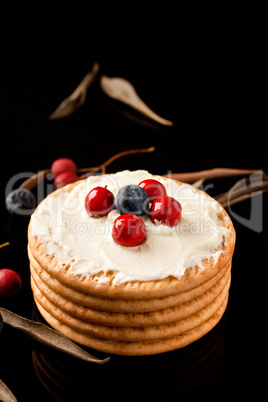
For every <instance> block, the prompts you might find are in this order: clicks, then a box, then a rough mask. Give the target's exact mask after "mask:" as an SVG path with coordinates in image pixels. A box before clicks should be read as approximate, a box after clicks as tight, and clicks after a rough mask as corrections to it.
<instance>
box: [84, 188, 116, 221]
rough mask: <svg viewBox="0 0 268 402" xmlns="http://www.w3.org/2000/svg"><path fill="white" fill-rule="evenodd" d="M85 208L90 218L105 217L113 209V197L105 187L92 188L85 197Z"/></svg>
mask: <svg viewBox="0 0 268 402" xmlns="http://www.w3.org/2000/svg"><path fill="white" fill-rule="evenodd" d="M85 208H86V211H87V213H88V214H90V215H92V216H106V215H108V213H109V212H110V211H111V210H112V209H113V208H114V195H113V193H111V191H110V190H108V189H107V188H105V187H100V186H98V187H94V188H93V189H92V190H91V191H90V192H89V193H88V194H87V196H86V199H85Z"/></svg>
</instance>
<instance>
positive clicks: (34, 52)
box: [0, 14, 268, 401]
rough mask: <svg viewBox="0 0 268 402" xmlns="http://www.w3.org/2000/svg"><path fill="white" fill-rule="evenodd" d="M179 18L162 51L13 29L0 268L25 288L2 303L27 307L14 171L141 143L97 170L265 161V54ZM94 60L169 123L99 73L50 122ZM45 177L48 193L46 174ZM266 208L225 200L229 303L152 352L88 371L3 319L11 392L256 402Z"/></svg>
mask: <svg viewBox="0 0 268 402" xmlns="http://www.w3.org/2000/svg"><path fill="white" fill-rule="evenodd" d="M215 25H217V24H215ZM177 27H178V29H177V30H176V29H175V28H174V32H173V29H170V31H169V33H170V34H173V35H174V34H175V33H176V35H177V36H178V41H177V42H176V43H177V45H178V46H177V45H175V41H174V43H172V45H171V43H170V42H169V41H168V39H167V38H166V39H165V40H166V42H164V43H163V42H161V45H160V47H159V46H157V44H156V43H155V42H154V41H153V44H152V46H150V47H146V46H144V48H143V49H141V45H140V44H139V46H138V45H137V44H136V46H134V45H135V43H136V42H135V41H133V42H132V41H131V42H130V43H129V46H128V47H127V48H126V47H125V46H124V45H123V44H122V43H121V42H120V41H113V40H112V38H111V37H110V38H109V37H108V38H107V43H106V45H104V43H102V44H101V45H100V46H99V47H98V46H97V45H96V43H95V45H92V44H91V45H90V44H89V45H88V48H87V52H85V51H83V50H84V47H83V45H85V44H88V43H89V42H88V41H89V38H88V41H87V40H86V39H87V37H86V35H85V37H84V41H83V43H81V42H79V43H78V42H76V41H70V42H68V43H65V44H62V45H61V46H56V45H55V44H54V46H53V45H51V43H47V42H41V43H39V46H37V47H36V46H35V45H34V43H33V42H31V41H30V42H29V41H27V42H25V41H24V39H23V38H22V37H19V36H18V37H17V39H16V43H15V44H14V43H12V51H11V48H10V47H8V46H7V49H6V52H7V54H6V55H5V57H4V60H5V62H4V63H3V64H2V66H1V76H0V119H1V122H0V123H1V151H2V152H1V159H0V163H1V175H0V184H1V197H0V206H1V210H0V214H1V227H0V244H1V243H4V242H6V241H9V242H10V246H8V247H6V248H3V249H0V268H12V269H14V270H16V271H17V272H18V273H19V274H20V275H21V278H22V281H23V286H22V289H21V292H20V293H19V294H18V295H17V296H16V297H14V298H13V299H10V300H4V299H2V300H1V299H0V303H1V306H3V307H5V308H8V309H10V310H12V311H14V312H16V313H18V314H21V315H23V316H25V317H28V318H31V317H36V311H35V307H34V304H33V300H32V294H31V290H30V281H29V279H30V274H29V268H28V258H27V251H26V246H27V225H28V217H12V216H11V215H9V214H8V212H7V211H6V208H5V205H4V201H5V191H6V186H7V185H8V183H10V179H12V178H13V177H14V176H15V175H17V174H19V173H21V172H32V173H33V174H34V173H36V172H38V171H40V170H43V169H45V168H49V167H50V165H51V163H52V162H53V161H54V160H55V159H57V158H59V157H70V158H72V159H73V160H75V161H76V163H77V164H78V167H80V168H82V167H89V166H96V165H99V164H100V163H101V162H103V161H105V160H106V159H108V158H109V157H110V156H112V155H113V154H115V153H117V152H120V151H124V150H127V149H132V148H144V147H149V146H155V148H156V150H155V152H153V153H151V154H142V155H131V156H128V157H124V158H122V159H120V160H117V161H115V162H114V163H113V164H112V165H111V166H109V167H108V169H107V171H108V172H115V171H118V170H122V169H130V170H134V169H147V170H149V171H150V172H152V173H156V174H165V173H167V172H169V171H172V172H187V171H195V170H203V169H210V168H214V167H233V168H249V169H260V170H261V169H263V170H265V171H266V172H267V171H268V166H267V147H266V145H265V144H264V141H263V135H264V133H267V119H265V110H266V109H265V107H264V103H263V101H262V92H263V90H262V83H263V73H262V67H261V66H262V63H261V55H260V53H259V52H258V50H257V48H256V47H255V46H253V45H252V44H251V42H250V41H249V40H248V39H249V37H250V35H249V33H247V32H248V31H247V30H246V31H242V32H245V34H244V36H243V38H242V39H241V38H240V36H239V37H238V36H235V37H233V38H232V40H231V39H229V38H226V37H224V35H223V33H222V34H220V32H218V35H216V34H215V35H210V34H209V33H207V32H203V31H202V30H201V31H200V30H199V28H200V27H199V26H198V25H197V26H196V25H195V24H194V22H193V19H192V14H191V15H190V17H189V18H186V19H185V20H183V19H180V20H179V21H178V23H177ZM171 31H172V32H171ZM219 31H220V30H219ZM202 32H203V36H202ZM214 33H215V32H214ZM158 36H160V35H159V34H158ZM239 38H240V39H239ZM157 39H159V38H158V37H157ZM169 39H170V38H169ZM208 39H209V40H208ZM90 43H92V42H90ZM165 43H166V45H165ZM238 45H239V46H238ZM82 49H83V50H82ZM142 50H144V52H142ZM178 55H179V57H178ZM252 59H254V63H253V64H250V63H249V62H248V61H249V60H252ZM18 61H20V70H19V71H20V72H19V74H18V73H17V65H18ZM94 61H98V62H99V63H100V68H101V69H100V75H101V74H105V75H108V76H119V77H123V78H126V79H128V80H130V81H131V82H132V83H133V85H134V86H135V88H136V90H137V92H138V93H139V95H140V96H141V97H142V99H143V100H144V101H145V102H146V103H147V104H148V105H149V106H150V107H151V108H152V109H153V110H154V111H155V112H157V113H158V114H160V115H161V116H163V117H165V118H167V119H170V120H172V121H174V126H173V127H170V128H166V127H163V126H160V125H158V124H155V123H153V122H152V121H150V120H148V119H145V118H143V117H142V116H141V115H139V114H138V113H135V112H133V111H132V110H131V109H130V108H128V107H124V106H123V105H121V104H119V103H118V102H115V101H112V100H111V99H109V98H108V97H107V96H105V94H104V93H103V92H102V90H101V89H100V86H99V77H98V79H97V80H96V81H95V82H94V83H93V85H92V86H91V87H90V88H89V90H88V93H87V99H86V103H85V105H84V106H83V107H82V108H81V109H80V110H79V111H77V112H76V113H75V114H74V115H72V116H69V117H67V118H65V119H62V120H58V121H51V120H49V119H48V116H49V114H50V113H52V112H53V111H54V109H55V108H56V107H57V106H58V104H59V103H60V102H61V101H62V100H63V99H64V98H65V97H66V96H68V95H69V94H70V93H71V92H72V91H73V90H74V89H75V87H76V86H77V84H78V83H79V82H80V81H81V80H82V78H83V77H84V75H85V74H86V73H87V72H88V71H89V70H90V69H91V68H92V65H93V62H94ZM236 180H237V178H233V179H218V180H211V181H209V182H206V183H205V190H207V192H208V193H209V194H211V195H216V194H219V193H222V192H224V191H226V190H228V189H229V188H230V187H231V185H233V184H234V183H235V181H236ZM17 183H18V184H19V180H18V181H17ZM46 186H47V188H46V190H48V191H49V188H51V182H46ZM266 205H267V194H264V195H263V196H259V197H255V203H254V204H253V203H251V201H245V202H243V203H241V204H238V205H235V206H232V207H231V209H227V211H228V212H229V213H230V216H231V218H232V219H233V222H234V226H235V229H236V232H237V243H236V249H235V254H234V258H233V268H232V284H231V289H230V298H229V303H228V307H227V310H226V313H225V315H224V317H223V319H222V320H221V322H220V323H219V324H218V325H217V326H216V328H214V329H213V331H211V332H210V333H209V334H208V335H206V336H205V337H204V338H202V339H201V340H200V341H197V342H196V343H194V344H193V345H190V346H189V347H186V348H185V349H182V350H178V351H174V352H170V353H167V354H163V355H159V356H152V357H144V358H125V357H115V356H112V357H111V361H110V362H109V363H107V364H106V365H103V366H96V365H94V366H93V365H92V366H87V367H85V365H83V364H78V362H75V361H73V360H72V361H70V359H67V358H66V357H64V356H55V355H52V354H51V353H50V352H49V351H48V350H43V349H42V348H40V347H39V346H38V345H33V344H31V343H29V342H28V341H27V339H19V338H18V337H17V336H16V334H14V333H12V332H10V331H8V330H7V328H5V327H4V328H3V330H2V332H1V334H0V378H1V379H2V380H3V381H4V382H5V383H6V384H7V385H8V386H9V387H10V389H11V390H12V392H13V393H14V394H15V396H16V397H17V399H18V400H19V401H29V400H38V401H54V400H61V401H64V400H76V401H79V400H103V398H104V396H109V397H113V396H115V395H116V396H117V398H118V400H128V399H129V400H131V397H133V399H135V400H137V399H139V400H149V401H164V400H186V401H187V400H194V401H203V400H204V401H216V400H228V398H231V397H232V398H236V399H237V398H239V400H243V399H244V398H246V397H250V396H251V397H253V396H254V397H255V399H254V400H258V394H259V395H262V392H263V391H262V389H263V385H264V384H263V381H262V378H263V377H262V373H263V370H262V369H260V362H262V359H263V356H264V354H265V353H266V352H267V347H266V342H265V337H264V333H265V329H264V325H266V322H265V320H266V307H265V306H266V305H267V301H266V297H265V294H266V292H267V290H266V283H267V282H266V277H267V274H266V271H267V268H266V265H267V209H266ZM94 353H95V354H96V355H98V356H100V355H102V354H100V353H98V352H95V351H92V354H94Z"/></svg>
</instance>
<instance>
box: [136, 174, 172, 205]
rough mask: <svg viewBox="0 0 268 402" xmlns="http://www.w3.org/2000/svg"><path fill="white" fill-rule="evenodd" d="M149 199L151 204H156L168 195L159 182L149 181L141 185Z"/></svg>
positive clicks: (144, 181) (142, 182)
mask: <svg viewBox="0 0 268 402" xmlns="http://www.w3.org/2000/svg"><path fill="white" fill-rule="evenodd" d="M139 186H140V187H141V188H143V190H145V192H146V193H147V195H148V197H149V202H154V201H155V200H156V199H157V198H159V197H163V196H165V195H167V192H166V188H165V186H164V185H163V184H162V183H160V181H158V180H154V179H147V180H143V181H141V182H140V183H139Z"/></svg>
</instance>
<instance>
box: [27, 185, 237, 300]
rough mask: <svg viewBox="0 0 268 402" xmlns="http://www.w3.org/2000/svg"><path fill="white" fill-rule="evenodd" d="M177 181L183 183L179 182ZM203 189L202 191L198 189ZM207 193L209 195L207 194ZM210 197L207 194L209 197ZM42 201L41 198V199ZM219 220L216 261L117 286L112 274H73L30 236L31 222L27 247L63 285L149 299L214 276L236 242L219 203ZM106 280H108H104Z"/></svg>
mask: <svg viewBox="0 0 268 402" xmlns="http://www.w3.org/2000/svg"><path fill="white" fill-rule="evenodd" d="M78 183H79V182H76V183H72V184H69V185H67V186H65V187H63V188H61V189H59V190H56V191H54V192H53V193H52V194H50V195H49V196H48V197H57V196H59V194H60V192H62V191H63V192H70V191H71V190H72V189H73V188H74V187H75V186H76V185H77V184H78ZM178 183H179V184H182V183H180V182H178ZM197 191H200V192H202V191H201V190H197ZM207 196H208V195H207ZM208 197H209V196H208ZM43 202H44V201H43ZM218 207H219V214H218V217H219V220H220V222H221V224H222V225H223V226H225V227H227V228H228V229H229V235H228V238H225V239H224V242H223V245H222V253H221V255H220V257H219V259H218V260H217V262H216V263H215V261H214V258H213V257H211V258H210V259H209V260H207V261H203V265H204V268H200V267H192V268H190V269H187V270H186V271H185V273H184V275H183V276H182V278H180V279H178V278H175V277H172V276H169V277H167V278H165V279H161V280H152V281H144V282H142V281H131V282H126V283H123V284H120V285H115V284H114V283H113V278H114V277H113V274H112V273H111V274H110V275H108V274H107V275H105V274H104V273H100V274H99V275H92V276H81V275H77V274H75V273H74V272H73V271H72V269H71V267H70V265H68V264H67V265H65V266H62V265H61V264H60V263H59V261H58V260H57V258H56V257H55V256H51V255H49V254H48V253H47V252H46V247H45V245H44V244H42V243H41V242H40V241H39V240H38V238H37V237H35V236H32V231H31V221H30V224H29V229H28V241H29V248H30V250H31V253H32V255H33V257H34V259H35V260H36V261H37V262H38V263H39V265H41V266H42V268H43V269H44V270H45V271H46V272H47V273H48V274H49V275H51V276H52V277H53V278H55V279H57V280H59V281H60V282H62V283H63V284H65V285H67V286H69V287H71V288H73V289H75V290H78V291H81V292H85V293H87V294H90V295H93V296H99V297H108V298H116V299H118V298H119V299H152V298H162V297H166V296H171V295H174V294H178V293H182V292H186V291H189V290H192V289H194V288H196V287H198V286H200V285H202V284H203V283H205V282H207V281H208V280H210V279H211V278H213V277H214V276H215V275H217V274H218V273H219V272H220V271H221V270H222V269H223V268H224V267H225V266H226V264H227V263H228V262H229V261H230V260H231V258H232V255H233V251H234V245H235V230H234V227H233V224H232V221H231V219H230V218H229V216H228V214H227V212H226V211H225V210H224V208H223V207H222V206H221V205H220V204H218ZM101 276H105V279H106V280H105V282H106V283H101V282H97V281H96V278H97V277H101ZM107 279H108V280H109V283H107Z"/></svg>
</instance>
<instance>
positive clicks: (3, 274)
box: [0, 268, 21, 297]
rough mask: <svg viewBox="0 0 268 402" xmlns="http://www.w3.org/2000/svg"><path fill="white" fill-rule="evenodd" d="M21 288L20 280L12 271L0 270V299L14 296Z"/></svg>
mask: <svg viewBox="0 0 268 402" xmlns="http://www.w3.org/2000/svg"><path fill="white" fill-rule="evenodd" d="M20 288H21V278H20V276H19V275H18V274H17V272H15V271H13V270H12V269H8V268H4V269H0V297H11V296H15V295H16V294H17V293H18V292H19V291H20Z"/></svg>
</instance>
